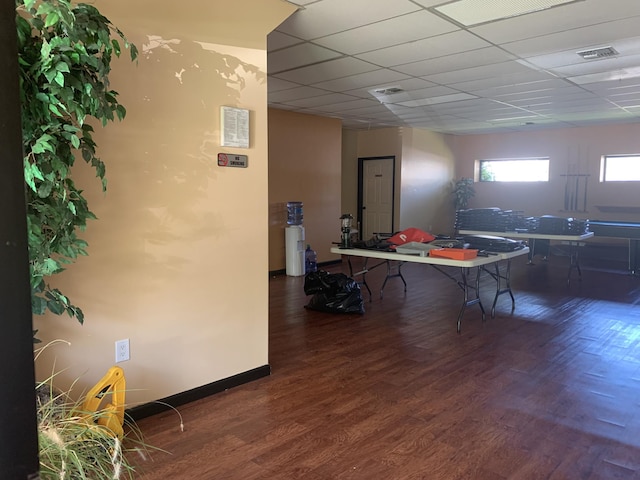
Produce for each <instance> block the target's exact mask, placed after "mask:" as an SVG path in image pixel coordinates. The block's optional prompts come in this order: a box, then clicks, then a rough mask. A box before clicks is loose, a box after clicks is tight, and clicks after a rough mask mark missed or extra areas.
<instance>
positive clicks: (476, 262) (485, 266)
mask: <svg viewBox="0 0 640 480" xmlns="http://www.w3.org/2000/svg"><path fill="white" fill-rule="evenodd" d="M331 253H336V254H339V255H345V256H346V257H347V259H348V260H349V268H350V269H351V260H350V257H362V258H364V261H365V264H364V268H363V269H362V270H361V271H359V272H356V273H353V271H352V272H351V276H354V275H362V276H363V283H364V284H365V285H366V279H365V276H366V274H367V272H369V271H371V270H372V269H373V268H376V267H377V266H379V265H384V264H387V268H388V269H389V263H390V262H400V263H423V264H426V265H431V266H432V267H433V268H434V269H436V270H437V271H438V272H440V273H442V274H443V275H445V276H446V277H447V278H449V279H451V280H452V281H453V282H455V284H456V285H458V287H459V288H460V289H461V290H462V294H463V299H462V306H461V307H460V311H459V313H458V319H457V324H456V327H457V331H458V333H459V332H460V328H461V321H462V316H463V314H464V312H465V309H466V307H469V306H471V305H476V304H477V305H478V306H479V307H480V311H481V312H482V320H483V321H485V318H486V317H485V311H484V306H483V305H482V302H481V300H480V275H481V273H482V272H483V271H485V272H487V273H488V274H489V275H491V277H493V279H494V280H495V281H496V292H495V296H494V299H493V305H492V307H491V316H492V317H493V316H495V308H496V303H497V301H498V297H499V296H500V295H502V294H504V293H508V294H509V296H510V297H511V310H512V311H513V309H515V298H514V297H513V292H512V291H511V283H510V275H511V273H510V272H511V259H512V258H515V257H518V256H520V255H526V254H528V253H529V249H528V248H527V247H525V248H522V249H520V250H515V251H513V252H504V253H496V254H491V255H487V256H476V257H475V258H471V259H467V260H455V259H451V258H438V257H432V256H426V255H422V254H415V255H410V254H406V253H397V252H387V251H380V250H367V249H360V248H338V247H333V248H331ZM369 259H377V260H381V262H379V263H377V264H376V265H374V266H372V267H367V261H368V260H369ZM500 262H506V268H504V269H503V271H502V272H501V271H500V268H499V265H498V264H499V263H500ZM448 269H449V271H448ZM450 269H453V271H454V272H455V271H457V272H458V273H459V278H458V277H456V276H454V275H452V274H451V273H450ZM471 270H475V279H474V281H470V275H469V274H470V271H471ZM387 272H388V273H389V270H387ZM394 276H397V275H394ZM401 278H402V281H403V282H404V285H405V291H406V281H405V280H404V278H403V277H401ZM386 281H387V278H385V284H386ZM366 286H367V289H368V290H369V293H371V290H370V289H369V287H368V285H366ZM383 288H384V284H383ZM381 294H382V292H381Z"/></svg>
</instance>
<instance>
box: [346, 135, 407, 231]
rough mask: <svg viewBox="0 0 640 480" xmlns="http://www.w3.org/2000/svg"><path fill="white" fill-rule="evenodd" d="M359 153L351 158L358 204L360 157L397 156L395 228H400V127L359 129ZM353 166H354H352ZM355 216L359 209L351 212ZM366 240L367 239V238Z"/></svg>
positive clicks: (354, 190)
mask: <svg viewBox="0 0 640 480" xmlns="http://www.w3.org/2000/svg"><path fill="white" fill-rule="evenodd" d="M357 138H358V140H357V151H356V153H357V155H356V157H355V158H351V159H349V162H354V163H355V169H356V177H355V179H354V183H353V185H352V197H351V198H352V202H353V204H354V205H356V207H357V205H358V175H357V173H358V158H368V157H395V159H396V162H395V185H394V194H393V200H394V202H395V206H394V211H393V230H394V231H395V230H398V227H399V225H400V216H401V212H400V208H401V205H400V190H401V182H402V137H401V134H400V129H399V128H396V127H391V128H379V129H374V130H359V131H358V133H357ZM350 168H353V167H350ZM349 213H351V214H353V217H354V218H358V215H357V213H358V212H357V209H356V210H354V211H352V212H349ZM365 240H366V239H365Z"/></svg>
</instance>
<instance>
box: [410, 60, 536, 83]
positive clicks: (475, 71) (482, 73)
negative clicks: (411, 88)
mask: <svg viewBox="0 0 640 480" xmlns="http://www.w3.org/2000/svg"><path fill="white" fill-rule="evenodd" d="M530 72H532V70H531V69H530V68H528V67H526V66H524V65H521V64H520V63H518V62H515V61H509V62H502V63H495V64H493V65H482V66H478V67H471V68H465V69H463V70H456V71H454V72H443V73H436V74H435V75H425V76H424V77H422V78H424V79H425V80H428V81H430V82H433V83H439V84H443V85H452V84H456V83H462V82H468V81H471V80H482V79H485V78H496V77H498V78H502V76H503V75H513V74H518V73H524V74H528V73H530Z"/></svg>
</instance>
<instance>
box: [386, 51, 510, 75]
mask: <svg viewBox="0 0 640 480" xmlns="http://www.w3.org/2000/svg"><path fill="white" fill-rule="evenodd" d="M514 58H515V57H514V56H513V55H510V54H508V53H505V52H504V51H503V50H501V49H499V48H497V47H487V48H479V49H477V50H472V51H468V52H462V53H456V54H453V55H447V56H444V57H438V58H431V59H429V60H422V61H419V62H412V63H407V64H405V65H396V66H395V67H393V68H394V70H397V71H399V72H403V73H406V74H408V75H414V76H416V77H423V76H427V75H433V74H436V73H443V72H451V71H455V70H463V69H465V68H471V67H478V66H481V65H489V64H493V63H501V62H506V61H507V60H513V59H514Z"/></svg>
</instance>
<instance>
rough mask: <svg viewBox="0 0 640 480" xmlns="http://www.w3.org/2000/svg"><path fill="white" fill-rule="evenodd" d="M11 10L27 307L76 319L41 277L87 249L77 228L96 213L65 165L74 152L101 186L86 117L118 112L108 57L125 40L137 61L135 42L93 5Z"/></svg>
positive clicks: (56, 3)
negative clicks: (29, 292) (16, 66)
mask: <svg viewBox="0 0 640 480" xmlns="http://www.w3.org/2000/svg"><path fill="white" fill-rule="evenodd" d="M16 14H17V15H16V25H17V37H18V57H19V58H18V62H19V66H20V86H21V90H20V94H21V102H22V132H23V139H22V140H23V148H24V152H25V154H26V155H25V158H24V174H25V184H26V195H27V226H28V241H29V259H30V267H31V285H32V309H33V313H34V314H43V313H45V311H46V310H49V311H51V312H53V313H56V314H62V313H65V312H66V313H67V314H68V315H69V316H71V317H75V318H76V319H77V320H78V321H79V322H80V323H82V322H83V321H84V314H83V313H82V310H81V309H80V308H79V307H77V306H75V305H73V304H72V303H71V301H70V300H69V298H68V297H66V296H65V295H63V294H62V293H61V292H60V291H59V290H57V289H54V288H52V287H50V286H49V285H48V283H47V278H48V277H49V276H51V275H53V274H56V273H59V272H61V271H63V270H64V268H63V265H67V264H69V263H72V262H73V261H74V260H75V259H76V258H77V257H78V256H79V255H86V254H87V251H86V248H87V243H86V242H85V241H84V240H82V239H81V238H79V237H78V236H77V235H78V232H81V231H83V230H84V229H85V228H86V226H87V221H88V220H91V219H94V218H96V217H95V215H94V214H93V213H92V212H91V210H89V207H88V205H87V201H86V199H85V198H84V196H83V195H82V191H81V190H79V189H77V188H76V186H75V184H74V182H73V180H72V179H71V176H70V175H71V167H72V165H73V164H74V162H75V160H76V155H78V157H79V158H82V159H83V160H84V161H85V162H86V163H87V164H89V165H91V167H93V169H94V170H95V172H96V176H97V177H98V179H99V180H100V182H101V185H102V188H103V190H106V186H107V182H106V177H105V175H106V171H105V165H104V163H103V162H102V160H100V158H98V157H97V156H96V145H95V143H94V142H93V139H92V137H91V132H92V131H93V129H92V128H91V127H90V126H89V125H87V124H86V123H85V122H86V120H87V118H93V119H95V120H96V121H98V122H100V123H101V124H102V125H106V124H107V123H109V122H110V121H113V120H114V118H118V119H119V120H122V119H123V118H124V116H125V113H126V110H125V109H124V107H123V106H122V105H120V104H119V103H118V100H117V93H116V92H115V91H113V90H111V89H110V87H109V77H108V75H109V72H110V71H111V59H112V56H113V55H115V56H116V57H117V56H120V53H121V49H122V46H124V48H126V49H129V50H130V52H131V59H132V60H135V59H136V57H137V49H136V48H135V46H134V45H133V44H131V43H129V42H128V41H127V39H126V38H125V36H124V34H123V33H122V32H121V31H120V30H119V29H117V28H115V27H114V26H113V25H112V24H111V22H110V21H109V20H108V19H107V18H106V17H104V16H103V15H102V14H100V12H99V11H98V9H97V8H95V7H94V6H92V5H87V4H82V3H81V4H77V5H72V4H71V2H69V1H68V0H41V1H37V2H36V0H16Z"/></svg>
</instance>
